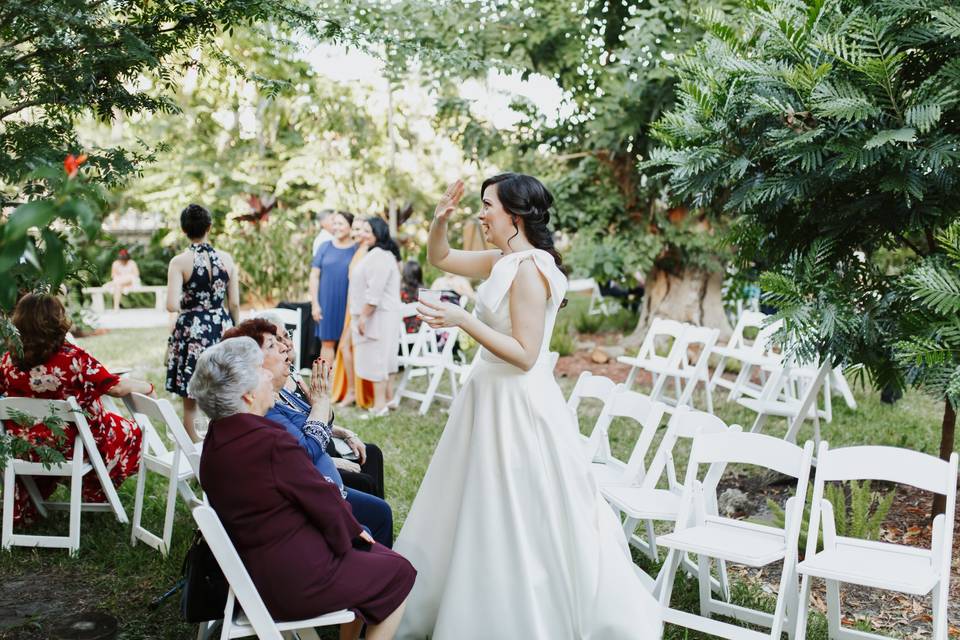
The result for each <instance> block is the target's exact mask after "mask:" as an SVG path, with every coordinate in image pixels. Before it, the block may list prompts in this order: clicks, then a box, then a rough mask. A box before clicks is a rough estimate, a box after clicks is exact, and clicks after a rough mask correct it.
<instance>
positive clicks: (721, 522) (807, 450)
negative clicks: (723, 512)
mask: <svg viewBox="0 0 960 640" xmlns="http://www.w3.org/2000/svg"><path fill="white" fill-rule="evenodd" d="M812 456H813V443H812V442H807V443H806V445H805V446H804V447H803V448H802V449H801V448H800V447H798V446H797V445H795V444H792V443H789V442H784V441H783V440H779V439H777V438H772V437H770V436H765V435H762V434H758V433H733V432H727V433H722V434H709V435H700V436H697V437H696V438H694V441H693V450H692V452H691V454H690V463H689V465H688V466H687V477H686V480H685V481H684V493H683V502H682V505H681V510H680V514H679V516H678V518H677V524H676V528H675V529H674V531H673V533H670V534H668V535H665V536H662V537H660V539H659V541H658V542H659V544H660V545H661V546H664V547H667V548H668V549H670V551H669V552H668V554H667V559H666V560H665V561H664V563H663V567H662V568H661V569H660V574H659V575H658V576H657V586H656V593H657V595H658V597H659V599H660V605H661V610H662V613H663V619H664V621H665V622H669V623H671V624H676V625H679V626H682V627H686V628H688V629H695V630H697V631H700V632H702V633H708V634H712V635H715V636H720V637H723V638H731V639H733V638H737V639H739V638H743V639H747V638H749V639H751V640H756V639H758V638H764V637H767V638H770V639H771V640H780V633H781V632H782V631H787V633H788V635H791V636H792V633H791V632H792V631H793V629H794V626H795V624H796V612H797V608H798V602H797V598H798V591H799V590H798V585H797V572H796V570H797V566H796V559H797V541H798V540H799V537H800V527H801V520H802V515H803V507H804V503H805V502H806V494H807V482H808V477H809V475H810V463H811V459H812ZM702 464H708V465H711V466H714V465H720V464H723V465H726V464H750V465H757V466H760V467H766V468H768V469H772V470H774V471H777V472H779V473H781V474H784V475H787V476H790V477H791V478H795V479H796V493H795V494H794V496H793V497H791V498H789V499H788V500H787V504H786V507H785V509H784V510H785V512H786V514H787V515H786V524H785V526H784V527H782V528H781V527H775V526H771V525H762V524H756V523H753V522H746V521H743V520H734V519H732V518H726V517H722V516H720V515H718V513H717V486H716V483H717V481H719V477H717V476H714V477H710V475H709V474H708V476H707V477H706V478H704V481H703V482H701V481H699V480H698V479H697V467H698V466H700V465H702ZM686 553H693V554H696V555H697V557H698V560H697V565H698V569H699V571H698V578H699V580H698V582H699V586H700V615H696V614H693V613H687V612H685V611H680V610H678V609H672V608H671V607H670V596H671V594H672V591H673V582H674V578H675V576H676V573H677V569H678V567H679V566H680V562H681V559H682V557H683V554H686ZM711 558H712V559H716V560H725V561H726V562H732V563H736V564H743V565H747V566H751V567H765V566H767V565H768V564H771V563H774V562H782V565H783V569H782V572H781V576H780V588H779V591H778V593H777V602H776V606H775V607H774V611H773V614H769V613H765V612H761V611H756V610H754V609H749V608H747V607H742V606H739V605H735V604H732V603H729V602H723V601H719V600H714V598H713V594H712V590H711V582H710V559H711ZM714 614H718V615H723V616H728V617H731V618H734V619H736V620H740V621H742V622H748V623H750V624H753V625H757V626H761V627H767V628H769V629H770V633H769V634H761V633H759V632H757V631H753V630H752V629H747V628H744V627H740V626H737V625H734V624H730V623H727V622H721V621H719V620H714V619H712V618H711V617H710V616H712V615H714Z"/></svg>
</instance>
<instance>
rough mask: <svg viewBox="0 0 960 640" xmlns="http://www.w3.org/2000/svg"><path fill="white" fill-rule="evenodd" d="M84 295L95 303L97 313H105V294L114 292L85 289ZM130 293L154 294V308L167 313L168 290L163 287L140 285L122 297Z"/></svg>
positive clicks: (94, 308)
mask: <svg viewBox="0 0 960 640" xmlns="http://www.w3.org/2000/svg"><path fill="white" fill-rule="evenodd" d="M82 291H83V293H84V294H86V295H88V296H90V299H91V300H92V301H93V310H94V311H96V312H97V313H103V311H104V309H105V307H104V305H103V294H105V293H109V294H110V295H114V293H113V290H112V289H111V288H110V287H84V288H83V289H82ZM128 293H152V294H153V295H154V297H155V298H156V300H155V302H154V308H155V309H156V310H157V311H165V310H166V308H167V304H166V303H167V288H166V287H163V286H149V285H143V284H138V285H136V286H133V287H128V288H127V289H126V290H125V291H124V292H123V293H122V294H120V295H121V297H122V296H123V295H125V294H128Z"/></svg>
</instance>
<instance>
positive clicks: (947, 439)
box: [930, 400, 957, 519]
mask: <svg viewBox="0 0 960 640" xmlns="http://www.w3.org/2000/svg"><path fill="white" fill-rule="evenodd" d="M956 430H957V412H956V410H955V409H954V408H953V405H952V404H950V401H949V400H944V401H943V423H942V424H941V425H940V457H941V458H942V459H943V460H949V459H950V454H951V453H953V441H954V438H955V437H956V432H957V431H956ZM946 508H947V497H946V496H942V495H940V494H939V493H938V494H935V495H934V496H933V513H932V514H931V516H930V518H931V519H933V518H935V517H937V516H938V515H940V514H941V513H943V512H944V511H945V510H946Z"/></svg>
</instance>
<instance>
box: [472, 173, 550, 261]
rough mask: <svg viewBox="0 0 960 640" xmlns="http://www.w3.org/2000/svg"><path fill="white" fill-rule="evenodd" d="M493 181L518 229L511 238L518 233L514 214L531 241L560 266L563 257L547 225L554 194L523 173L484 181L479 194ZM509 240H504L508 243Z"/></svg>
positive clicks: (502, 174) (504, 175) (498, 196)
mask: <svg viewBox="0 0 960 640" xmlns="http://www.w3.org/2000/svg"><path fill="white" fill-rule="evenodd" d="M493 184H495V185H497V198H498V199H499V200H500V204H502V205H503V208H504V210H505V211H506V212H507V213H508V214H510V217H511V218H512V219H513V228H514V229H516V230H517V233H514V234H513V235H512V236H511V237H510V240H513V239H514V238H516V237H517V234H519V233H520V228H519V227H518V226H517V218H520V219H522V220H523V230H524V232H525V233H526V235H527V240H529V241H530V244H532V245H533V246H534V247H536V248H537V249H543V250H544V251H546V252H547V253H549V254H550V255H551V256H553V259H554V261H555V262H556V263H557V266H558V267H562V266H563V259H562V258H561V257H560V253H559V252H558V251H557V250H556V249H555V248H554V246H553V233H552V232H551V231H550V227H549V224H550V207H551V206H553V196H552V195H550V192H549V191H547V188H546V187H545V186H543V183H542V182H540V181H539V180H537V179H536V178H534V177H533V176H528V175H524V174H522V173H501V174H499V175H495V176H493V177H492V178H487V179H486V180H484V181H483V185H482V186H481V187H480V194H481V196H482V194H483V193H484V192H485V191H486V190H487V187H489V186H490V185H493ZM510 240H508V241H507V242H508V243H509V242H510Z"/></svg>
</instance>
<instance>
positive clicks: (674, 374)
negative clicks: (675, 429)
mask: <svg viewBox="0 0 960 640" xmlns="http://www.w3.org/2000/svg"><path fill="white" fill-rule="evenodd" d="M719 336H720V330H719V329H711V328H710V327H698V326H696V325H692V324H688V325H685V327H684V330H683V333H681V334H680V336H679V337H678V338H677V339H676V340H675V341H674V345H673V348H672V349H671V350H670V354H671V356H672V357H671V358H668V359H667V360H666V361H665V362H657V361H654V362H649V363H647V364H645V365H644V366H643V368H644V369H646V370H647V371H649V372H650V373H651V374H653V376H654V379H655V380H658V381H665V380H667V379H668V378H673V379H674V380H675V381H677V382H680V385H679V386H678V387H677V391H676V395H675V396H674V397H672V398H671V397H670V396H669V395H668V394H667V390H666V385H665V384H659V385H654V391H652V392H651V393H650V397H651V398H653V399H654V400H658V401H660V402H663V403H664V404H666V405H667V407H668V408H667V411H668V412H672V411H673V407H684V406H689V407H691V408H692V407H693V392H694V390H696V388H697V384H698V383H700V382H703V383H704V386H705V387H706V391H707V411H708V412H710V413H713V395H712V394H711V392H710V385H709V381H710V370H709V369H708V368H707V365H708V362H709V360H710V350H711V349H713V345H715V344H716V342H717V338H718V337H719ZM691 350H694V351H696V357H695V359H693V360H691V358H690V352H691Z"/></svg>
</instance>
